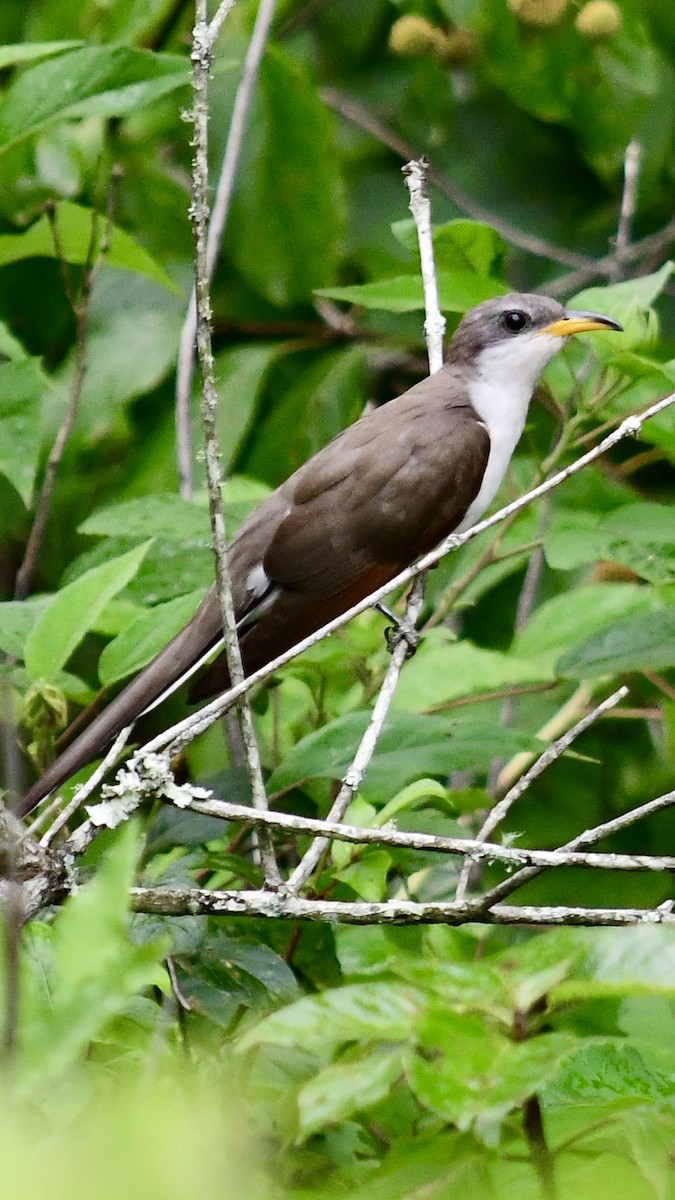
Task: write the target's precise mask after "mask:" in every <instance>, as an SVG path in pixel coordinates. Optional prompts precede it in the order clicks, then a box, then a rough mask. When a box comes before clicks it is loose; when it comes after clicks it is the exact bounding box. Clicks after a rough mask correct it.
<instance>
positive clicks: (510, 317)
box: [502, 309, 530, 333]
mask: <svg viewBox="0 0 675 1200" xmlns="http://www.w3.org/2000/svg"><path fill="white" fill-rule="evenodd" d="M529 324H530V319H529V317H528V316H527V314H526V313H524V312H520V310H519V309H513V310H512V311H511V312H505V313H504V315H503V317H502V325H503V326H504V328H505V329H508V331H509V333H521V332H522V331H523V329H527V327H528V325H529Z"/></svg>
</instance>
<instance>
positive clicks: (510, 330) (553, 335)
mask: <svg viewBox="0 0 675 1200" xmlns="http://www.w3.org/2000/svg"><path fill="white" fill-rule="evenodd" d="M621 328H622V327H621V325H619V323H618V321H614V320H612V318H611V317H605V316H603V315H602V314H601V313H594V312H581V311H579V310H577V309H572V308H564V307H563V305H562V304H559V303H558V301H557V300H552V299H551V298H550V297H549V296H538V295H535V294H532V293H527V292H510V293H509V294H508V295H506V296H498V297H497V298H496V299H494V300H486V301H485V302H484V303H483V304H479V305H478V306H477V307H476V308H473V309H471V311H470V312H468V313H467V314H466V316H465V317H464V319H463V320H462V321H461V323H460V325H459V326H458V328H457V331H456V333H455V336H454V337H453V339H452V342H451V343H450V349H449V352H448V358H447V361H448V362H449V363H455V364H457V365H458V366H460V367H462V368H464V369H467V370H471V369H473V370H474V371H475V372H476V374H478V375H481V376H485V375H486V374H490V375H491V376H493V377H494V378H495V379H496V380H497V381H499V379H500V377H502V376H508V377H510V378H512V379H513V378H514V377H519V378H521V379H522V381H523V384H524V385H525V386H528V387H529V386H532V387H533V386H534V384H535V383H536V380H537V379H538V378H539V375H540V374H541V372H542V371H543V370H544V367H545V366H546V365H547V363H549V362H550V361H551V359H552V358H553V357H554V356H555V355H556V354H557V353H558V351H559V350H560V349H561V348H562V346H563V345H564V344H565V339H566V338H568V337H570V336H571V335H572V334H575V333H589V332H591V331H593V330H607V329H614V330H619V331H620V330H621Z"/></svg>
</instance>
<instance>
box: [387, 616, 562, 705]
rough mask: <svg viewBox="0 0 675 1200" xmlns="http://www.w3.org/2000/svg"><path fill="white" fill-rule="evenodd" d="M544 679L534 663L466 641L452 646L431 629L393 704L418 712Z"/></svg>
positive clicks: (440, 631) (442, 634)
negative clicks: (462, 697)
mask: <svg viewBox="0 0 675 1200" xmlns="http://www.w3.org/2000/svg"><path fill="white" fill-rule="evenodd" d="M546 678H547V674H546V671H544V670H542V668H541V667H540V665H539V663H538V662H537V661H534V662H533V661H528V659H526V658H522V659H521V658H519V657H518V656H517V655H516V654H515V653H514V654H504V653H502V652H501V651H499V650H485V649H483V648H482V647H481V646H474V645H473V644H472V643H471V642H469V641H460V642H456V641H455V642H453V641H450V640H449V635H448V632H447V631H446V630H443V629H434V630H432V631H431V632H430V633H429V634H428V635H427V636H426V637H425V639H424V640H423V642H422V645H421V646H420V648H419V650H418V651H417V653H416V654H415V657H414V658H413V659H412V661H411V662H410V663H408V664H407V666H406V669H405V671H404V672H403V675H402V676H401V681H400V683H399V686H398V689H397V692H396V701H395V703H396V707H397V708H405V709H410V710H411V711H413V712H419V711H420V709H430V708H434V707H435V706H436V705H440V704H444V703H447V702H448V701H449V700H455V699H457V698H458V697H460V696H471V695H476V694H479V693H481V692H493V691H499V690H500V689H502V688H506V687H510V686H515V685H516V684H527V683H540V682H542V681H543V680H545V679H546Z"/></svg>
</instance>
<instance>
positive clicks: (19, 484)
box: [0, 358, 50, 504]
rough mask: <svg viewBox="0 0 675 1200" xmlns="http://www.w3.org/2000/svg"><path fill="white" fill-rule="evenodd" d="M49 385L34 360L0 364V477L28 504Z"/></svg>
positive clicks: (38, 451) (33, 481)
mask: <svg viewBox="0 0 675 1200" xmlns="http://www.w3.org/2000/svg"><path fill="white" fill-rule="evenodd" d="M49 388H50V383H49V380H48V379H47V377H46V375H45V374H44V373H43V371H42V369H41V367H40V364H39V362H38V360H37V359H35V358H26V359H24V360H23V361H20V362H9V363H0V473H1V474H3V475H4V476H5V478H6V479H8V480H9V482H10V483H11V484H12V486H13V487H14V488H16V490H17V492H18V493H19V495H20V496H21V499H22V500H23V501H24V503H25V504H29V503H30V499H31V496H32V494H33V485H34V483H35V473H36V471H37V465H38V459H39V454H40V445H41V436H40V423H41V421H40V418H41V413H42V404H43V400H44V398H45V395H46V393H47V392H48V391H49Z"/></svg>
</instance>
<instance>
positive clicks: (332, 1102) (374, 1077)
mask: <svg viewBox="0 0 675 1200" xmlns="http://www.w3.org/2000/svg"><path fill="white" fill-rule="evenodd" d="M403 1069H404V1056H403V1054H402V1053H401V1051H400V1050H389V1051H386V1052H384V1053H379V1054H369V1055H367V1056H366V1057H364V1058H360V1059H357V1061H356V1062H346V1063H338V1064H337V1065H335V1066H331V1067H324V1069H323V1070H322V1071H319V1072H318V1074H317V1075H315V1076H314V1078H313V1079H310V1081H309V1083H305V1084H304V1085H303V1086H302V1087H301V1088H300V1091H299V1092H298V1112H299V1117H300V1133H301V1134H302V1136H303V1137H309V1136H310V1135H311V1134H313V1133H316V1132H317V1131H318V1130H320V1129H323V1128H325V1127H326V1126H327V1125H332V1124H333V1123H334V1122H336V1121H344V1119H345V1118H346V1117H349V1116H351V1115H352V1113H360V1112H364V1111H365V1110H366V1109H368V1108H370V1107H371V1106H372V1105H373V1104H377V1102H378V1101H379V1100H382V1099H383V1097H384V1096H386V1095H387V1094H388V1093H389V1091H390V1090H391V1088H392V1087H393V1086H394V1084H395V1083H396V1080H397V1079H398V1078H399V1076H400V1075H401V1074H402V1073H403Z"/></svg>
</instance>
